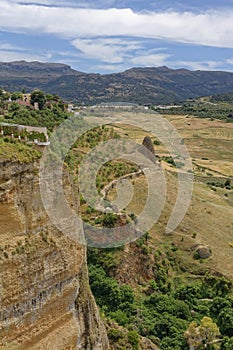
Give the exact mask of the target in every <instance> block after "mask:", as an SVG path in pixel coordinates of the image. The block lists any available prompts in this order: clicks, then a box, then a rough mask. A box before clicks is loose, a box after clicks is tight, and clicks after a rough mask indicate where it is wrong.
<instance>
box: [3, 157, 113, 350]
mask: <svg viewBox="0 0 233 350" xmlns="http://www.w3.org/2000/svg"><path fill="white" fill-rule="evenodd" d="M65 181H68V177H67V178H66V180H65ZM0 222H1V225H0V305H1V308H0V349H1V350H3V349H4V350H5V349H10V350H13V349H17V350H20V349H21V350H29V349H30V350H40V349H41V350H42V349H43V350H46V349H47V350H68V349H69V350H72V349H100V350H101V349H103V350H105V349H108V339H107V335H106V331H105V328H104V326H103V324H102V322H101V320H100V317H99V313H98V309H97V306H96V304H95V301H94V298H93V296H92V294H91V292H90V289H89V284H88V275H87V266H86V252H85V247H83V246H81V245H79V244H77V243H75V242H73V241H71V240H70V239H69V238H68V237H66V236H64V235H62V233H61V232H59V231H58V229H56V228H55V227H53V226H52V225H51V224H50V222H49V219H48V217H47V215H46V212H45V211H44V209H43V205H42V202H41V199H40V192H39V180H38V164H37V162H34V163H19V162H16V161H15V162H7V161H5V162H3V161H2V162H1V164H0Z"/></svg>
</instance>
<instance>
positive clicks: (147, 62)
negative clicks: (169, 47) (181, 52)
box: [131, 53, 171, 67]
mask: <svg viewBox="0 0 233 350" xmlns="http://www.w3.org/2000/svg"><path fill="white" fill-rule="evenodd" d="M169 57H171V55H169V54H163V53H158V54H149V55H142V56H137V57H134V58H132V59H131V62H132V63H133V64H135V65H140V66H144V67H148V66H150V67H153V66H163V65H164V64H166V62H167V59H168V58H169Z"/></svg>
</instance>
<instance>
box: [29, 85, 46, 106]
mask: <svg viewBox="0 0 233 350" xmlns="http://www.w3.org/2000/svg"><path fill="white" fill-rule="evenodd" d="M35 103H38V106H39V109H43V108H44V106H45V103H46V97H45V93H44V92H43V91H41V90H34V91H33V92H32V93H31V105H33V106H34V104H35Z"/></svg>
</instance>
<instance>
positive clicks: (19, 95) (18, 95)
mask: <svg viewBox="0 0 233 350" xmlns="http://www.w3.org/2000/svg"><path fill="white" fill-rule="evenodd" d="M18 99H21V100H22V99H23V94H22V93H21V92H17V91H15V92H13V93H12V94H11V100H12V101H16V100H18Z"/></svg>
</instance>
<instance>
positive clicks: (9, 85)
mask: <svg viewBox="0 0 233 350" xmlns="http://www.w3.org/2000/svg"><path fill="white" fill-rule="evenodd" d="M0 88H3V89H6V90H9V91H14V90H22V89H24V90H25V91H31V90H32V89H42V90H44V91H45V92H47V93H55V94H58V95H60V96H61V97H62V98H63V99H65V100H67V101H77V102H79V103H85V104H95V103H101V102H133V103H139V104H152V105H154V104H161V103H174V102H175V101H183V100H185V99H189V98H195V97H199V96H207V95H215V94H223V93H229V92H232V91H233V73H231V72H223V71H200V70H197V71H190V70H188V69H170V68H168V67H165V66H164V67H147V68H132V69H128V70H126V71H124V72H120V73H114V74H94V73H83V72H79V71H76V70H74V69H72V68H71V67H70V66H68V65H65V64H60V63H40V62H26V61H18V62H8V63H4V62H1V63H0Z"/></svg>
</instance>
